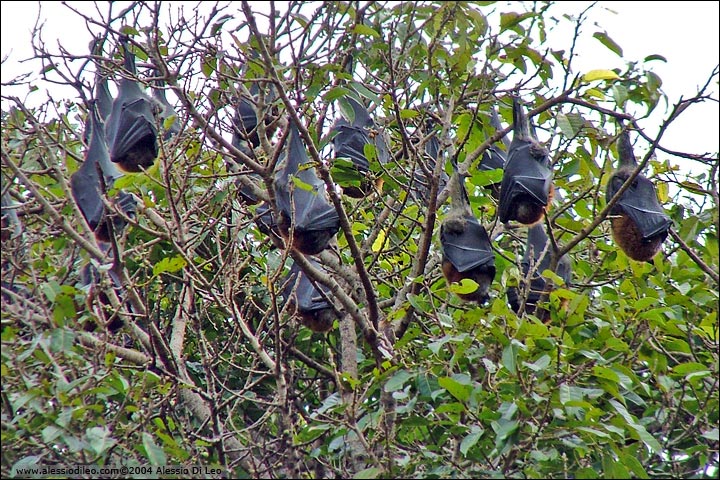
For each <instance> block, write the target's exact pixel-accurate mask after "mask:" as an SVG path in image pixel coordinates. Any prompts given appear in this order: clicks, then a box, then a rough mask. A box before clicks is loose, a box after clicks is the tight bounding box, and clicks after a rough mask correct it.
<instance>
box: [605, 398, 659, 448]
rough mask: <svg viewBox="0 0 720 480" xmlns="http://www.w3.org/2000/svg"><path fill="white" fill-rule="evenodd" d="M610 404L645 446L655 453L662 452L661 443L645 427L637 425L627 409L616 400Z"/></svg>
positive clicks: (611, 400)
mask: <svg viewBox="0 0 720 480" xmlns="http://www.w3.org/2000/svg"><path fill="white" fill-rule="evenodd" d="M608 403H610V405H612V406H613V407H614V408H615V410H616V411H617V412H618V413H619V414H620V416H622V417H623V419H624V420H625V422H626V423H627V425H628V426H629V427H630V428H632V429H633V430H634V431H635V433H636V434H637V436H638V438H639V439H640V441H642V442H643V443H644V444H645V446H647V447H648V448H649V449H650V450H652V451H653V452H654V453H660V452H661V451H662V447H661V446H660V442H658V441H657V440H656V439H655V437H653V436H652V435H650V433H649V432H648V431H647V430H646V429H645V427H643V426H642V425H640V424H639V423H637V421H636V420H635V419H634V418H633V416H632V415H630V413H629V412H628V411H627V409H626V408H625V406H624V405H623V404H622V403H620V402H618V401H617V400H615V399H610V400H608Z"/></svg>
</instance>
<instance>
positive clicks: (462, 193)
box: [440, 159, 495, 303]
mask: <svg viewBox="0 0 720 480" xmlns="http://www.w3.org/2000/svg"><path fill="white" fill-rule="evenodd" d="M452 164H453V169H454V171H453V174H452V176H451V177H450V184H449V188H450V197H451V208H450V212H448V214H447V216H446V217H445V220H443V223H442V224H441V225H440V244H441V246H442V252H443V260H442V271H443V275H444V276H445V279H446V280H447V281H448V283H460V282H462V280H463V279H470V280H473V281H474V282H475V283H477V284H478V287H477V289H476V290H475V291H473V292H469V293H458V297H460V299H461V300H464V301H468V302H478V303H483V302H485V301H486V300H487V299H488V290H489V288H490V284H491V283H492V281H493V279H494V278H495V255H494V254H493V250H492V245H491V244H490V237H489V236H488V234H487V231H486V230H485V227H483V226H482V225H481V224H480V222H479V221H478V219H477V218H475V216H474V215H473V213H472V210H471V208H470V199H469V197H468V194H467V191H466V190H465V185H464V180H463V177H462V176H461V175H460V172H458V166H457V163H456V162H455V160H454V159H453V160H452Z"/></svg>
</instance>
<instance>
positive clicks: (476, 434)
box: [460, 425, 485, 456]
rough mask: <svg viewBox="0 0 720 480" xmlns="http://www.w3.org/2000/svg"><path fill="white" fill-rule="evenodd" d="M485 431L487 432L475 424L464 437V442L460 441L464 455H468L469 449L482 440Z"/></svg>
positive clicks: (461, 451)
mask: <svg viewBox="0 0 720 480" xmlns="http://www.w3.org/2000/svg"><path fill="white" fill-rule="evenodd" d="M483 433H485V430H483V429H482V428H481V427H479V426H478V425H473V426H472V427H471V428H470V433H469V434H468V435H467V436H466V437H465V438H463V439H462V442H460V453H462V454H463V455H464V456H467V452H468V450H470V449H471V448H472V447H474V446H475V444H477V442H478V440H480V437H482V436H483Z"/></svg>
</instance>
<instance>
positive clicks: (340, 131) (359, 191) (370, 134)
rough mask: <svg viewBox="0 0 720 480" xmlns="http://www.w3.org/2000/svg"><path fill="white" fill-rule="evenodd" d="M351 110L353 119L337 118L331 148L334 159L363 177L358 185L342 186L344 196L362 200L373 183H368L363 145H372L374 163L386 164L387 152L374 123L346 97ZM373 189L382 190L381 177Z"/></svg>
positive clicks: (368, 167) (361, 106)
mask: <svg viewBox="0 0 720 480" xmlns="http://www.w3.org/2000/svg"><path fill="white" fill-rule="evenodd" d="M345 100H346V101H347V102H348V103H349V104H350V107H351V108H352V111H353V118H352V119H349V120H348V119H345V118H338V119H337V120H336V121H335V124H334V125H333V127H332V131H333V132H334V133H335V136H334V137H333V140H332V143H333V149H334V151H335V158H336V159H337V158H346V159H349V160H350V161H351V162H352V164H353V166H354V168H355V169H356V170H357V172H358V173H359V174H360V176H361V177H363V180H361V181H360V186H355V185H349V186H343V193H345V194H346V195H347V196H349V197H353V198H363V197H365V196H366V195H367V194H368V193H370V191H371V189H372V188H373V182H372V181H369V180H367V179H366V178H365V177H367V174H368V173H369V172H370V161H369V160H368V158H367V156H366V155H365V146H366V145H372V146H374V148H375V155H376V158H377V160H378V161H379V162H380V163H382V164H385V163H387V162H388V161H389V160H390V151H389V149H388V146H387V143H386V141H385V138H384V136H383V134H382V132H380V131H378V130H377V129H376V128H375V122H374V121H373V119H372V118H370V112H368V111H367V109H366V108H365V107H364V106H363V105H362V104H361V103H360V102H358V101H357V100H355V99H354V98H352V97H345ZM374 188H376V189H378V190H379V189H381V188H382V178H378V179H377V180H376V181H375V184H374Z"/></svg>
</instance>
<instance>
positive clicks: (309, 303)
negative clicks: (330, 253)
mask: <svg viewBox="0 0 720 480" xmlns="http://www.w3.org/2000/svg"><path fill="white" fill-rule="evenodd" d="M308 260H309V261H310V263H311V264H312V265H313V266H314V267H316V268H321V267H320V264H318V263H317V262H316V261H314V260H312V259H310V258H308ZM293 289H294V290H295V293H294V296H295V308H297V310H298V311H300V312H301V313H312V312H316V311H319V310H325V309H328V308H332V305H331V304H330V302H328V301H327V299H326V298H327V297H328V296H329V293H330V290H329V289H328V288H327V287H325V286H324V285H321V284H317V283H315V282H313V281H312V280H310V279H309V278H308V277H307V275H305V273H304V272H303V271H302V269H301V268H300V267H299V266H298V264H296V263H293V265H292V267H291V268H290V273H289V274H288V277H287V280H286V281H285V287H284V289H283V292H282V296H283V298H285V299H286V300H288V299H289V298H290V297H291V296H292V295H293ZM321 292H322V293H321Z"/></svg>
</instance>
